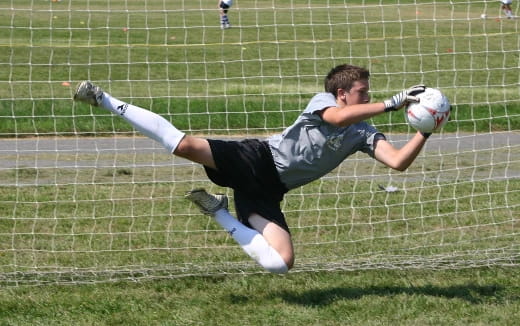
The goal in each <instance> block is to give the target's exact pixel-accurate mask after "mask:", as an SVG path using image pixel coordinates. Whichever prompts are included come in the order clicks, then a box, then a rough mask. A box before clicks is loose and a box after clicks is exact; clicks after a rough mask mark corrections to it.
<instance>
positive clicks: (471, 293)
mask: <svg viewBox="0 0 520 326" xmlns="http://www.w3.org/2000/svg"><path fill="white" fill-rule="evenodd" d="M501 291H503V288H502V287H500V286H496V285H488V286H481V285H472V284H468V285H458V286H449V287H438V286H420V287H402V286H372V287H362V288H361V287H350V288H342V287H335V288H330V289H315V290H309V291H305V292H298V293H294V292H290V291H283V292H281V293H279V294H278V297H281V298H282V299H283V300H284V301H286V302H289V303H292V304H299V305H305V306H325V305H329V304H331V303H333V302H334V301H337V300H356V299H360V298H362V297H364V296H367V295H372V296H374V295H375V296H394V295H399V294H406V295H422V296H434V297H443V298H447V299H454V298H458V299H462V300H466V301H468V302H471V303H473V304H478V303H481V302H483V301H484V300H483V299H484V298H486V297H488V298H491V297H493V298H495V302H496V301H500V297H501V295H500V292H501ZM497 299H498V300H497Z"/></svg>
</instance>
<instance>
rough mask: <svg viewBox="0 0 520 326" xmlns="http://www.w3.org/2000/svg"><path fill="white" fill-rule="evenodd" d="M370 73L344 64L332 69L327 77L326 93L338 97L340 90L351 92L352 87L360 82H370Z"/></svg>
mask: <svg viewBox="0 0 520 326" xmlns="http://www.w3.org/2000/svg"><path fill="white" fill-rule="evenodd" d="M369 78H370V72H369V71H368V70H367V69H365V68H362V67H357V66H353V65H348V64H343V65H339V66H336V67H334V68H332V70H331V71H330V72H329V73H328V74H327V77H325V92H328V93H332V94H333V95H334V97H337V96H338V89H339V88H341V89H344V90H345V91H347V92H348V91H350V89H351V88H352V85H353V84H354V82H355V81H358V80H363V79H365V80H368V79H369Z"/></svg>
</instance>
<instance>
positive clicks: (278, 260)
mask: <svg viewBox="0 0 520 326" xmlns="http://www.w3.org/2000/svg"><path fill="white" fill-rule="evenodd" d="M186 198H187V199H189V200H191V201H192V202H193V203H195V204H196V205H197V206H198V207H199V208H200V209H201V211H202V212H203V213H205V214H213V215H214V217H215V220H216V221H217V223H218V224H220V226H222V227H223V228H224V229H225V230H226V231H227V232H228V233H229V234H230V235H231V237H233V239H235V241H236V242H238V244H239V245H240V246H241V247H242V249H243V250H244V251H245V252H246V253H247V254H248V255H249V256H250V257H251V258H253V259H254V260H255V261H256V262H257V263H258V264H260V265H261V266H262V267H263V268H265V269H266V270H268V271H269V272H271V273H278V274H281V273H287V271H288V270H289V267H288V265H287V263H286V262H285V260H284V259H283V258H282V256H281V255H280V254H279V253H278V251H277V250H275V249H274V248H273V247H272V246H271V245H270V244H269V243H268V242H267V241H266V239H265V238H264V236H263V235H262V234H260V233H259V232H258V231H257V230H254V229H251V228H248V227H247V226H245V225H244V224H242V223H240V221H238V220H237V219H235V218H234V217H233V216H231V214H230V213H229V212H228V211H227V198H226V199H224V198H223V195H212V194H208V193H207V192H206V191H205V190H203V189H197V190H193V191H190V192H188V193H187V194H186ZM262 219H263V218H262ZM264 220H265V219H264ZM266 221H267V220H266ZM272 224H274V223H272ZM284 232H286V231H285V230H284ZM291 248H292V244H291Z"/></svg>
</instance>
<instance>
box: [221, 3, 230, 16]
mask: <svg viewBox="0 0 520 326" xmlns="http://www.w3.org/2000/svg"><path fill="white" fill-rule="evenodd" d="M220 8H221V9H222V10H224V12H225V13H226V14H227V11H228V9H229V5H227V4H225V3H224V2H221V3H220Z"/></svg>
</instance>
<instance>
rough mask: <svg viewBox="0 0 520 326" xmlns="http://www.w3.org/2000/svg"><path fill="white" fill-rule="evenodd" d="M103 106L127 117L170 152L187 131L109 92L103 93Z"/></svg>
mask: <svg viewBox="0 0 520 326" xmlns="http://www.w3.org/2000/svg"><path fill="white" fill-rule="evenodd" d="M101 106H102V107H104V108H105V109H108V110H109V111H111V112H112V113H114V114H117V115H120V116H122V117H123V118H125V119H126V120H127V121H128V122H130V124H131V125H132V126H133V127H134V128H135V129H137V130H138V131H140V132H141V133H143V134H144V135H145V136H148V137H150V138H152V139H154V140H156V141H158V142H159V143H161V145H163V146H164V148H166V150H167V151H168V153H169V154H171V153H173V151H174V150H175V149H176V148H177V146H178V145H179V143H180V141H181V140H182V138H184V135H185V133H183V132H181V131H180V130H178V129H177V128H175V127H174V126H173V125H172V124H171V123H170V122H169V121H168V120H166V119H164V118H163V117H161V116H160V115H158V114H156V113H153V112H152V111H148V110H145V109H142V108H140V107H137V106H135V105H131V104H128V103H125V102H123V101H120V100H118V99H116V98H114V97H112V96H110V94H108V93H103V102H102V103H101Z"/></svg>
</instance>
